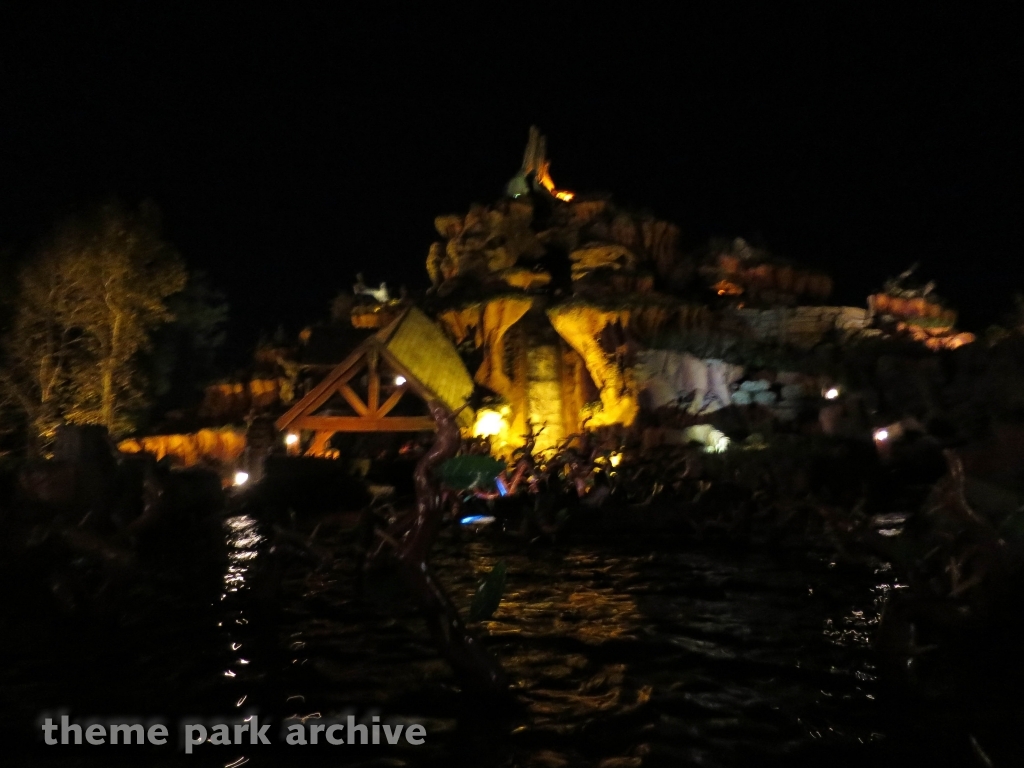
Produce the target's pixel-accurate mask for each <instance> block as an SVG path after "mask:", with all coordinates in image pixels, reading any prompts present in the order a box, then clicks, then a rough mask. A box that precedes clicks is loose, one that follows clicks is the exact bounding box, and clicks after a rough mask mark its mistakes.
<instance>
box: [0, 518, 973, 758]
mask: <svg viewBox="0 0 1024 768" xmlns="http://www.w3.org/2000/svg"><path fill="white" fill-rule="evenodd" d="M224 531H225V535H226V540H227V543H228V554H227V558H226V560H220V561H219V563H218V565H217V569H219V571H218V570H215V569H214V568H213V567H212V566H211V568H210V570H209V571H203V570H201V569H200V570H199V571H197V572H195V573H193V575H192V576H190V577H189V578H187V579H182V580H179V581H176V582H173V583H167V584H159V585H156V586H153V585H137V589H136V590H135V591H134V592H132V594H131V595H129V596H126V597H124V598H123V600H122V601H121V602H119V603H118V605H117V607H116V608H115V609H113V610H111V611H109V612H108V613H106V614H102V615H99V616H91V617H90V618H88V619H86V618H82V616H80V615H75V616H70V617H69V616H66V615H62V614H58V613H57V612H55V611H54V609H53V606H52V604H51V603H47V602H46V601H45V600H42V599H41V598H40V599H38V600H22V601H21V602H15V603H12V604H11V605H10V606H9V611H8V613H9V621H8V622H7V625H6V626H5V627H4V629H3V640H4V649H5V659H4V664H3V671H2V675H3V676H2V678H0V693H2V701H3V710H2V716H3V723H2V730H0V737H2V738H3V746H4V748H5V749H6V755H7V756H8V757H9V758H10V764H24V765H90V766H92V765H97V766H98V765H122V764H123V765H154V766H158V765H184V764H187V765H222V766H227V765H232V766H241V765H245V764H248V765H252V766H256V765H325V766H326V765H349V764H365V765H375V766H376V765H379V766H441V765H472V766H480V767H481V768H485V767H487V766H524V767H525V766H543V767H545V768H558V767H559V766H591V765H594V766H603V767H604V768H625V767H626V766H662V765H664V766H678V765H702V766H732V765H825V764H828V765H868V764H872V765H890V764H891V765H905V764H907V763H908V762H914V763H917V762H921V761H922V760H924V761H926V762H934V763H935V764H944V765H947V764H948V765H982V764H983V763H981V762H978V761H977V759H976V757H975V755H974V754H973V753H972V747H971V745H970V743H969V740H968V739H969V733H968V729H967V728H965V727H964V726H963V723H962V722H959V721H957V722H959V725H957V724H956V723H954V724H952V725H951V724H950V723H946V722H943V720H942V716H941V714H940V716H938V717H935V716H929V717H924V716H921V717H919V716H917V715H916V714H915V713H914V712H910V711H907V709H906V706H905V704H902V703H900V704H898V703H895V702H892V701H887V700H886V696H885V693H884V691H883V690H882V688H881V685H880V682H879V680H878V679H877V670H876V666H875V664H876V662H875V659H874V658H873V655H872V651H871V648H870V643H871V640H872V634H873V631H874V630H875V628H876V626H877V623H878V620H879V616H880V611H881V609H882V606H883V604H884V601H885V599H886V595H887V594H888V593H889V592H890V591H891V590H893V589H899V588H900V587H899V585H898V584H896V583H895V581H894V577H893V574H892V572H891V570H889V569H888V568H887V567H886V566H883V565H879V566H877V567H874V568H872V567H857V568H852V567H850V566H844V565H842V564H837V563H836V562H834V560H832V559H831V558H830V557H829V556H828V554H827V550H825V549H822V550H821V551H820V552H819V551H813V550H812V551H807V550H793V549H790V550H788V551H785V552H782V551H776V552H768V551H758V552H737V551H735V549H733V550H729V549H724V548H723V549H715V548H710V547H702V548H698V547H696V546H695V545H694V544H692V543H686V542H683V541H672V540H661V541H656V542H651V541H646V542H639V541H637V542H633V543H630V542H625V541H621V542H604V543H601V544H587V545H582V544H580V545H577V546H569V547H566V548H562V549H534V550H525V551H524V548H523V546H522V545H521V544H520V543H515V544H513V543H510V542H502V541H501V540H493V539H489V538H484V537H479V536H469V537H464V538H463V539H462V540H461V541H458V540H455V539H453V538H452V537H451V536H450V535H447V534H446V536H445V537H444V540H443V542H442V543H441V544H440V545H439V547H438V550H437V554H436V557H435V559H434V563H435V566H436V568H437V571H438V573H439V575H440V577H441V578H442V580H443V581H444V583H445V584H446V586H447V587H448V588H449V590H450V593H451V594H452V596H453V597H454V599H455V600H456V602H458V603H459V605H460V607H462V608H468V605H469V603H470V600H471V599H472V596H473V593H474V591H475V588H476V586H477V584H478V582H479V580H480V578H482V576H483V575H484V574H485V573H486V572H487V571H489V569H490V568H492V567H493V566H494V564H495V563H496V562H498V561H499V560H504V561H505V562H506V563H507V565H508V583H507V589H506V593H505V597H504V599H503V601H502V603H501V606H500V608H499V609H498V611H497V613H496V614H495V616H494V617H493V620H491V621H489V622H485V623H484V624H483V625H481V626H480V627H479V631H480V632H481V633H482V634H483V635H485V637H486V639H487V644H488V647H489V648H490V649H491V651H492V652H493V653H494V654H495V655H496V656H497V657H499V658H500V659H501V661H502V663H503V665H504V666H505V668H506V669H507V670H508V672H509V675H510V678H511V679H512V680H513V684H514V689H515V703H514V704H513V705H512V706H508V707H497V706H496V705H494V704H493V703H490V702H480V701H469V700H467V699H466V697H464V696H462V695H461V694H460V693H459V691H458V689H457V686H456V683H455V681H454V679H453V678H452V676H451V673H450V671H449V669H448V667H447V666H446V664H445V663H444V662H443V661H442V660H441V659H440V658H439V657H438V655H437V653H436V651H435V650H434V648H433V647H432V646H431V644H430V642H429V638H428V637H427V635H426V631H425V627H424V625H423V624H422V622H420V621H419V619H418V618H417V616H416V614H415V611H414V610H413V609H412V608H411V606H409V605H407V604H406V603H405V602H404V601H403V599H402V598H401V595H400V590H397V589H395V590H392V589H390V588H389V585H388V584H386V583H384V584H378V583H375V584H373V585H370V586H371V587H372V588H371V590H370V594H371V596H372V599H371V600H369V601H367V600H362V599H359V598H358V597H357V593H356V590H355V573H354V552H355V547H354V545H353V544H352V543H351V542H348V541H347V540H345V539H344V538H342V539H338V540H333V541H331V540H328V542H329V543H330V545H331V551H332V552H333V553H334V555H335V557H334V558H333V560H332V562H331V564H329V565H327V566H326V567H321V568H319V569H317V568H315V567H314V566H313V564H311V563H305V562H302V561H301V559H300V558H298V557H294V558H292V559H289V558H288V557H286V556H282V555H281V554H279V553H278V554H270V552H269V551H268V550H269V547H268V542H267V540H266V537H265V532H264V531H263V530H262V529H261V526H260V525H259V524H258V523H257V522H256V521H255V520H254V519H252V518H249V517H247V516H244V515H240V516H236V517H232V518H229V519H227V520H226V521H225V523H224ZM30 594H31V593H30ZM33 606H35V608H34V607H33ZM36 609H38V611H36ZM61 710H63V711H66V712H69V713H70V714H71V715H72V716H73V717H74V718H85V717H88V716H101V717H114V716H121V717H124V716H129V715H135V716H142V717H144V718H151V717H156V716H159V717H162V718H164V719H165V720H166V721H167V722H168V723H170V724H171V726H172V737H171V743H170V744H169V745H167V746H165V747H152V748H143V749H138V748H135V747H124V746H110V745H107V746H92V747H89V746H81V747H61V746H54V747H41V746H36V747H33V748H30V746H29V745H30V743H31V741H32V740H33V739H36V738H37V736H36V732H34V729H35V728H36V722H37V720H38V718H39V717H40V716H41V714H42V713H44V712H48V713H51V714H53V713H57V712H59V711H61ZM250 714H257V715H258V716H260V717H261V718H263V719H264V721H266V719H267V718H270V719H271V720H272V722H273V726H272V728H271V730H270V736H271V740H272V741H274V742H275V746H272V747H266V746H259V747H235V746H218V747H214V746H210V745H204V746H202V747H199V748H197V750H196V753H195V754H194V755H192V756H185V755H184V754H182V753H181V752H180V751H179V750H178V749H177V747H176V746H175V745H174V742H175V740H176V738H175V737H176V734H174V733H173V726H174V724H175V723H177V722H179V720H180V719H181V718H182V717H185V716H188V717H192V718H195V717H201V716H206V717H224V716H230V717H243V716H247V715H250ZM347 714H353V715H354V716H356V717H357V718H363V717H366V718H369V717H370V716H371V715H373V714H377V715H379V716H380V717H381V718H382V719H383V720H385V721H390V720H395V719H401V720H403V721H407V722H417V723H422V724H423V725H425V726H426V729H427V734H428V736H427V739H426V744H425V745H423V746H419V747H411V746H407V745H406V746H403V747H401V748H399V747H386V746H376V747H374V746H368V747H356V746H322V747H321V746H318V747H313V746H306V747H283V746H281V742H283V736H282V735H281V725H282V723H285V724H287V723H293V722H296V720H285V718H288V717H293V718H303V719H304V720H305V722H307V723H314V722H316V721H317V720H324V719H326V718H330V717H333V716H337V715H347ZM936 760H938V761H939V762H935V761H936ZM246 761H247V762H246ZM950 761H951V762H950ZM2 762H3V761H2V760H0V763H2Z"/></svg>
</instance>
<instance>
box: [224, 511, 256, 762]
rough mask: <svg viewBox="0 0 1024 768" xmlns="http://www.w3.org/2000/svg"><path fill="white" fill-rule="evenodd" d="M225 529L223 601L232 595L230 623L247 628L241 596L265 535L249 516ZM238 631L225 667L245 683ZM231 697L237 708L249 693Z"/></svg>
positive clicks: (242, 759) (233, 693) (230, 640)
mask: <svg viewBox="0 0 1024 768" xmlns="http://www.w3.org/2000/svg"><path fill="white" fill-rule="evenodd" d="M224 529H225V531H226V535H227V536H226V538H227V546H228V552H227V569H226V571H225V572H224V588H225V591H224V593H223V594H222V595H221V600H222V601H226V600H227V599H228V597H229V596H231V600H230V602H227V603H225V606H224V607H225V610H226V613H225V617H226V618H228V619H230V620H232V621H229V622H228V626H229V627H231V626H234V627H243V628H244V627H246V625H248V623H249V622H248V620H247V619H246V617H245V605H244V601H243V600H242V599H241V598H242V596H243V594H240V593H244V592H246V591H248V590H249V587H250V584H249V583H247V578H249V581H251V577H250V575H251V572H252V569H253V567H254V565H255V561H256V558H257V557H258V555H259V546H260V544H261V543H262V542H263V540H264V538H263V536H261V535H260V533H259V525H258V522H257V520H256V519H255V518H253V517H250V516H249V515H237V516H235V517H229V518H227V519H226V520H225V521H224ZM224 624H225V622H224V621H223V620H222V621H220V622H218V624H217V626H218V627H224ZM237 631H238V630H236V631H235V632H232V631H229V632H228V633H227V634H228V648H229V650H230V651H231V653H232V657H233V658H232V659H231V662H230V663H231V665H232V666H231V667H230V668H228V669H226V670H224V673H223V675H224V677H225V678H228V679H230V680H231V681H232V682H233V683H239V684H241V683H243V682H244V680H243V679H242V678H243V675H242V671H243V670H239V669H237V668H238V667H241V668H244V667H247V666H248V665H249V663H250V662H249V659H246V658H242V657H241V656H239V655H237V654H238V652H239V651H240V650H241V649H242V647H243V645H245V643H244V642H243V641H242V639H241V638H239V637H238V636H237ZM230 698H231V699H233V700H234V705H235V708H239V707H241V706H242V705H243V704H244V703H245V702H246V701H247V700H248V698H249V694H248V693H246V692H243V690H239V689H233V690H232V691H231V695H230ZM246 762H248V758H246V757H245V756H242V757H239V758H237V760H235V761H234V762H233V763H230V764H231V765H236V766H240V765H243V764H244V763H246Z"/></svg>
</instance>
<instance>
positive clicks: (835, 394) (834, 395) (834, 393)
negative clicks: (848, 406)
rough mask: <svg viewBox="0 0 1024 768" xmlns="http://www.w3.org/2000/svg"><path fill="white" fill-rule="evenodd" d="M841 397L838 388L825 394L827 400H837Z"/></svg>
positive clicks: (833, 388)
mask: <svg viewBox="0 0 1024 768" xmlns="http://www.w3.org/2000/svg"><path fill="white" fill-rule="evenodd" d="M837 397H839V390H838V389H837V388H836V387H832V388H831V389H829V390H828V391H827V392H826V393H825V399H826V400H835V399H836V398H837Z"/></svg>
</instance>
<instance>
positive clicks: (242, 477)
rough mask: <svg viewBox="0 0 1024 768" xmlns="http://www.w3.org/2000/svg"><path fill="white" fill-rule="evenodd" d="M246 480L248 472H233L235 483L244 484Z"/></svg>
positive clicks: (247, 479) (247, 480)
mask: <svg viewBox="0 0 1024 768" xmlns="http://www.w3.org/2000/svg"><path fill="white" fill-rule="evenodd" d="M247 482H249V473H248V472H241V471H239V472H235V485H245V484H246V483H247Z"/></svg>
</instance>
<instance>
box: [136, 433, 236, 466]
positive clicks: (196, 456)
mask: <svg viewBox="0 0 1024 768" xmlns="http://www.w3.org/2000/svg"><path fill="white" fill-rule="evenodd" d="M245 442H246V440H245V433H244V432H243V431H242V430H234V429H201V430H199V431H198V432H193V433H191V434H184V435H152V436H151V437H141V438H137V439H134V440H124V441H123V442H121V443H119V444H118V446H117V447H118V450H120V451H122V452H123V453H141V452H145V453H151V454H153V455H154V456H155V457H156V458H157V460H158V461H159V460H160V459H163V458H164V457H165V456H172V457H174V458H175V459H176V460H177V462H178V463H180V464H181V465H182V466H185V467H194V466H196V465H197V464H221V465H225V466H226V465H230V464H233V463H234V462H235V461H237V460H238V458H239V457H240V456H241V455H242V452H243V451H244V450H245Z"/></svg>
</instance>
